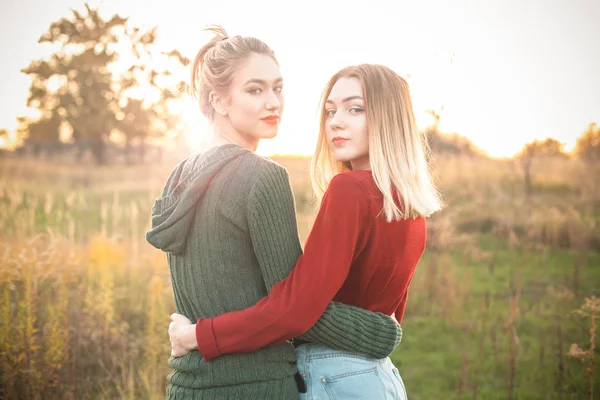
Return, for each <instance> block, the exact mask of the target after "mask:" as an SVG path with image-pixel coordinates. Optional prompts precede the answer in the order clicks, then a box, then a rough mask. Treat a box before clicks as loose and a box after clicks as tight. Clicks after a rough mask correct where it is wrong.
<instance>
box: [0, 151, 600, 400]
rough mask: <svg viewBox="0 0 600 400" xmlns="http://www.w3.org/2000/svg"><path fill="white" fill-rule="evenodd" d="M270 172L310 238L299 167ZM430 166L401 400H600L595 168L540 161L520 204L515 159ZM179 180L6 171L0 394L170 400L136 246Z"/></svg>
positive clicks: (46, 168)
mask: <svg viewBox="0 0 600 400" xmlns="http://www.w3.org/2000/svg"><path fill="white" fill-rule="evenodd" d="M275 160H276V161H277V162H280V163H281V164H283V165H284V166H286V167H287V168H288V170H289V172H290V176H291V179H292V185H293V188H294V193H295V197H296V206H297V211H298V213H297V217H298V221H299V231H300V232H299V233H300V236H301V238H302V239H304V238H305V237H306V235H307V233H308V231H309V229H310V226H311V224H312V221H313V219H314V215H315V206H314V203H313V201H312V192H311V189H310V183H309V181H308V161H307V160H306V159H300V158H289V157H275ZM435 161H436V165H435V167H436V169H435V170H436V180H437V181H438V183H439V187H440V190H441V192H442V194H443V197H444V201H445V202H446V208H445V209H444V210H443V211H442V212H440V213H439V214H438V215H436V216H434V217H433V218H431V219H430V221H429V238H428V249H427V251H426V254H425V256H424V258H423V259H422V261H421V263H420V264H419V267H418V269H417V273H416V276H415V278H414V279H413V282H412V284H411V289H410V294H409V301H408V305H407V310H406V314H405V319H404V321H403V324H402V325H403V329H404V338H403V341H402V343H401V344H400V346H399V347H398V348H397V349H396V351H395V352H394V354H393V356H392V359H393V361H394V363H395V364H396V365H397V366H398V367H399V369H400V372H401V374H402V376H403V379H404V381H405V384H406V387H407V391H408V393H409V398H411V399H413V400H418V399H427V400H429V399H449V398H450V399H591V398H600V395H599V394H598V393H599V392H600V373H599V372H598V368H597V366H596V365H595V360H597V355H598V349H597V348H596V347H595V342H596V340H595V335H596V334H597V328H596V325H597V323H598V320H597V318H598V316H599V315H600V302H599V300H598V299H597V296H599V294H600V229H599V228H598V227H599V225H600V188H599V187H598V178H597V177H598V176H600V171H599V170H598V167H597V166H589V165H587V166H586V165H582V164H581V163H579V162H578V161H577V160H571V159H556V160H543V161H539V162H538V163H537V165H535V168H534V175H533V177H534V180H533V194H532V196H530V197H527V196H525V194H524V190H523V183H522V180H523V178H522V171H521V168H520V165H519V164H518V162H516V161H514V160H508V161H505V160H488V159H482V158H470V157H463V156H454V157H450V156H437V157H436V159H435ZM171 167H172V165H163V166H138V167H127V168H126V167H123V166H107V167H102V168H91V167H88V166H76V165H70V164H67V163H65V164H61V163H52V164H50V163H48V162H40V161H35V160H29V159H8V160H0V315H1V318H0V326H1V329H0V372H1V379H2V385H1V390H2V392H0V397H3V396H4V398H9V399H12V398H14V399H17V398H19V399H30V398H31V399H41V398H44V399H54V398H57V399H59V398H60V399H113V398H131V399H139V398H144V399H146V398H164V393H165V387H166V376H167V375H168V373H169V368H168V366H167V364H166V360H167V357H168V354H169V350H170V346H169V342H168V338H167V333H166V332H167V326H168V323H169V315H170V313H171V312H173V311H174V304H173V299H172V292H171V287H170V282H169V276H168V269H167V265H166V260H165V257H164V255H163V254H162V253H161V252H158V251H156V250H155V249H153V248H152V247H151V246H150V245H148V244H147V243H146V242H145V240H144V232H145V231H146V230H147V229H148V227H149V221H150V219H149V213H150V207H151V205H152V201H153V199H154V198H155V197H156V196H158V195H159V193H160V191H161V189H162V185H163V183H164V180H165V178H166V176H167V175H168V173H169V171H170V169H171ZM576 310H580V311H579V312H576ZM573 344H576V345H577V346H578V347H572V345H573ZM592 388H593V390H594V392H592Z"/></svg>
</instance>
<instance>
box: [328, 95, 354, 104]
mask: <svg viewBox="0 0 600 400" xmlns="http://www.w3.org/2000/svg"><path fill="white" fill-rule="evenodd" d="M351 100H363V98H362V97H360V96H350V97H346V98H345V99H343V100H342V103H347V102H349V101H351ZM326 103H333V100H329V99H327V101H326Z"/></svg>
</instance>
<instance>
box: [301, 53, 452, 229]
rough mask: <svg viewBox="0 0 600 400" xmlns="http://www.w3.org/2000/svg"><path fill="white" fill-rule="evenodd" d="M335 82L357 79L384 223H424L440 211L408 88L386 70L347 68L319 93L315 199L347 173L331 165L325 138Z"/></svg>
mask: <svg viewBox="0 0 600 400" xmlns="http://www.w3.org/2000/svg"><path fill="white" fill-rule="evenodd" d="M340 78H356V79H358V80H359V81H360V83H361V84H362V87H363V98H364V101H365V111H366V118H367V130H368V136H369V139H368V141H369V163H370V167H371V171H372V173H373V178H374V180H375V183H376V185H377V187H378V188H379V190H380V191H381V193H382V195H383V210H382V213H383V214H384V215H385V218H386V220H387V221H388V222H391V221H394V220H401V219H408V218H417V217H427V216H429V215H431V214H433V213H434V212H436V211H438V210H440V209H441V208H442V202H441V199H440V195H439V193H438V191H437V190H436V188H435V186H434V184H433V182H432V178H431V172H430V167H429V164H428V156H429V154H428V153H429V146H428V144H427V140H426V138H425V137H424V135H423V134H422V133H421V132H419V130H418V129H417V125H416V122H415V116H414V113H413V108H412V102H411V99H410V91H409V87H408V84H407V82H406V81H405V80H404V79H403V78H401V77H400V76H399V75H398V74H396V73H395V72H394V71H392V70H391V69H389V68H387V67H385V66H383V65H376V64H361V65H356V66H349V67H346V68H344V69H342V70H340V71H339V72H337V73H336V74H335V75H334V76H332V77H331V79H330V80H329V82H327V85H326V86H325V89H324V90H323V94H322V96H321V104H320V108H319V113H320V116H319V138H318V141H317V147H316V149H315V154H314V156H313V158H312V162H311V168H310V176H311V181H312V186H313V190H314V191H315V194H316V196H317V199H319V200H321V199H322V198H323V194H324V193H325V190H326V189H327V186H328V185H329V182H330V181H331V179H332V178H333V176H335V175H337V174H339V173H341V172H344V171H348V170H351V169H352V166H351V165H350V163H342V162H340V161H337V160H335V158H334V157H333V153H332V151H331V149H330V148H329V146H328V144H327V137H326V134H325V132H326V131H325V128H326V125H325V124H326V119H327V114H326V112H325V102H326V101H327V98H328V97H329V94H330V93H331V89H332V88H333V86H334V85H335V83H336V82H337V81H338V79H340ZM395 199H397V200H398V201H395Z"/></svg>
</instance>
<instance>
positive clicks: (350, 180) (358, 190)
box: [322, 171, 370, 210]
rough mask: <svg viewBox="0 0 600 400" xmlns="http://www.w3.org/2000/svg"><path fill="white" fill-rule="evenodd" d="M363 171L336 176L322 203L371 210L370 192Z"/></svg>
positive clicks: (330, 183)
mask: <svg viewBox="0 0 600 400" xmlns="http://www.w3.org/2000/svg"><path fill="white" fill-rule="evenodd" d="M366 180H367V175H365V174H364V173H363V171H347V172H342V173H340V174H337V175H335V176H334V177H333V178H332V179H331V181H330V182H329V185H328V186H327V190H326V191H325V194H324V195H323V200H322V203H326V204H327V205H328V206H331V205H335V206H336V207H341V208H347V209H356V208H357V207H358V208H360V209H365V210H366V209H369V207H370V200H369V192H368V190H367V187H366V186H365V182H366Z"/></svg>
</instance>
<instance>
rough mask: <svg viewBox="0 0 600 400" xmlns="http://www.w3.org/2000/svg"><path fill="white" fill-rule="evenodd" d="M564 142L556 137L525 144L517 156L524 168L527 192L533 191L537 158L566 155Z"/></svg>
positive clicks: (527, 194) (527, 193) (528, 193)
mask: <svg viewBox="0 0 600 400" xmlns="http://www.w3.org/2000/svg"><path fill="white" fill-rule="evenodd" d="M564 147H565V145H564V143H561V142H559V141H558V140H556V139H552V138H547V139H545V140H534V141H533V142H530V143H527V144H525V146H523V149H522V150H521V152H520V153H519V154H518V155H517V158H518V159H519V160H520V161H521V166H522V168H523V183H524V186H525V194H526V196H527V197H529V196H531V192H532V167H533V164H534V162H535V160H537V159H541V158H553V157H565V156H566V153H565V150H564Z"/></svg>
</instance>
